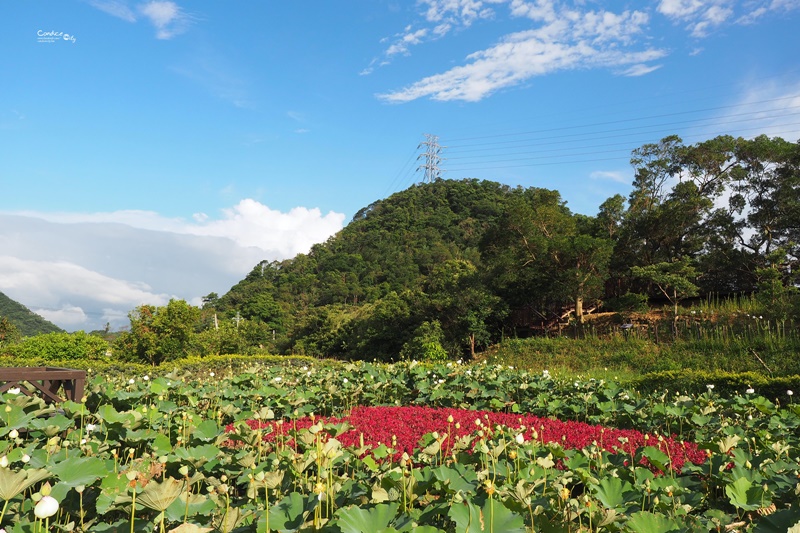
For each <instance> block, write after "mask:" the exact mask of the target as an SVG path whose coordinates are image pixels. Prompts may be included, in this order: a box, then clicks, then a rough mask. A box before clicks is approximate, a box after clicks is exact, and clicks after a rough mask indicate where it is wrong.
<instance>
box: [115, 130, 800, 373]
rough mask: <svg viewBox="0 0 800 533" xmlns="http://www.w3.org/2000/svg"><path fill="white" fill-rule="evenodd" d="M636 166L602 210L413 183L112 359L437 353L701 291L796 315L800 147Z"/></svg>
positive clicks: (474, 187) (707, 153) (717, 152)
mask: <svg viewBox="0 0 800 533" xmlns="http://www.w3.org/2000/svg"><path fill="white" fill-rule="evenodd" d="M631 164H632V166H633V170H634V181H633V184H632V191H631V193H630V194H629V196H628V198H625V197H623V196H621V195H615V196H612V197H611V198H608V199H607V200H605V201H604V202H603V203H602V204H601V205H600V206H599V208H598V212H597V214H596V215H595V216H587V215H581V214H575V213H572V212H571V211H570V210H569V208H568V207H567V205H566V202H564V200H563V199H562V198H561V195H560V193H559V192H558V191H553V190H547V189H541V188H535V187H532V188H527V189H526V188H521V187H517V188H512V187H508V186H505V185H501V184H499V183H495V182H491V181H479V180H462V181H452V180H437V181H434V182H432V183H426V184H419V185H415V186H412V187H411V188H410V189H408V190H405V191H402V192H400V193H397V194H394V195H392V196H391V197H389V198H387V199H385V200H380V201H377V202H375V203H373V204H370V205H369V206H367V207H365V208H364V209H362V210H361V211H359V212H358V213H357V214H356V215H355V217H354V218H353V220H352V222H351V223H350V224H349V225H348V226H347V227H345V228H344V229H343V230H342V231H341V232H339V233H338V234H337V235H335V236H334V237H332V238H331V239H329V240H328V241H327V242H325V243H322V244H318V245H315V246H313V247H312V248H311V250H310V251H309V253H308V254H301V255H298V256H297V257H295V258H293V259H290V260H286V261H273V262H269V261H263V262H261V263H259V264H258V265H256V266H255V267H254V268H253V269H252V271H251V272H250V273H249V274H248V275H247V276H246V277H245V278H244V279H243V280H242V281H241V282H239V283H238V284H236V285H235V286H234V287H233V288H231V290H230V291H229V292H228V293H227V294H225V295H223V296H221V297H220V296H218V295H217V294H213V293H212V294H209V295H208V296H207V297H205V298H204V302H205V303H204V307H203V308H202V309H196V308H192V307H191V306H189V305H188V304H186V303H185V302H170V304H169V305H167V306H166V307H164V308H154V307H151V306H142V307H140V308H137V309H136V310H135V311H134V312H132V313H131V330H130V332H127V333H125V334H123V335H122V336H121V337H120V338H119V339H118V340H117V342H116V349H117V350H118V351H120V352H122V353H123V354H127V356H129V357H133V358H137V359H140V360H144V361H148V362H151V363H158V362H161V361H164V360H169V359H172V358H174V357H178V356H180V355H182V354H184V353H186V352H187V351H194V352H196V353H201V354H203V353H233V352H239V353H242V352H247V351H252V350H261V349H263V350H267V351H270V352H283V353H290V352H291V353H303V354H309V355H326V356H334V357H343V358H367V359H382V360H392V359H396V358H398V357H419V358H431V359H440V358H442V357H445V356H449V357H461V356H469V355H470V354H473V353H474V352H475V350H476V349H480V348H483V347H486V346H488V345H489V344H491V343H493V342H496V341H498V340H500V339H501V338H502V337H503V336H505V335H515V334H516V335H520V334H530V333H531V332H532V331H533V329H532V328H533V327H534V326H535V327H545V326H546V325H547V324H548V323H556V322H558V321H559V320H560V319H563V318H565V317H568V316H571V319H572V320H574V323H575V324H576V325H577V326H580V325H581V324H582V322H583V318H584V311H585V310H586V309H588V308H589V307H592V308H596V307H598V306H602V303H603V301H611V300H612V299H613V300H615V301H617V302H628V304H630V305H633V306H634V307H636V306H640V305H641V304H642V302H643V301H646V300H647V298H648V297H650V298H653V299H660V300H661V301H662V302H664V303H669V304H670V309H671V313H672V314H673V316H674V317H675V318H677V315H678V304H679V303H680V302H681V301H683V300H684V299H686V298H688V297H692V296H694V295H697V294H700V295H708V294H714V295H718V296H720V297H726V296H728V295H734V294H741V293H757V297H758V299H759V301H763V303H764V308H765V309H766V310H767V312H770V313H773V314H774V317H775V318H778V319H781V320H786V319H788V318H796V317H797V314H798V310H800V305H798V298H800V296H799V295H798V290H797V288H796V287H797V282H798V280H797V279H796V278H797V274H796V272H797V264H796V263H797V258H798V242H800V183H799V182H798V180H800V172H798V170H799V169H800V144H793V143H788V142H786V141H784V140H782V139H777V138H776V139H770V138H767V137H764V136H762V137H757V138H755V139H752V140H746V139H741V138H733V137H730V136H721V137H717V138H715V139H711V140H708V141H705V142H701V143H697V144H694V145H685V144H684V143H683V142H682V140H681V139H680V138H678V137H677V136H670V137H667V138H665V139H662V140H661V141H660V142H658V143H653V144H648V145H645V146H642V147H641V148H639V149H637V150H635V151H634V152H633V154H632V157H631ZM656 301H657V300H656ZM520 317H524V318H520ZM159 339H160V340H159Z"/></svg>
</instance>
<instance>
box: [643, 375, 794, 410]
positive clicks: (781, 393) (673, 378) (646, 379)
mask: <svg viewBox="0 0 800 533" xmlns="http://www.w3.org/2000/svg"><path fill="white" fill-rule="evenodd" d="M709 385H713V391H714V392H715V393H717V394H721V395H724V396H732V395H736V394H745V391H747V390H748V389H751V388H752V389H753V390H754V391H755V392H754V394H757V395H759V396H764V397H765V398H768V399H770V400H773V401H778V402H784V403H785V402H788V401H790V400H791V398H790V397H789V396H787V394H786V392H787V391H790V390H791V391H796V390H798V389H800V374H795V375H793V376H781V377H769V376H765V375H763V374H761V373H757V372H725V371H723V370H716V371H713V372H709V371H706V370H699V369H694V370H688V369H687V370H669V371H662V372H653V373H649V374H645V375H643V376H641V377H638V378H635V379H633V380H632V381H631V382H630V386H632V387H635V388H637V389H639V390H642V391H649V392H658V391H660V390H664V389H669V390H677V391H683V392H686V393H689V394H700V393H703V392H707V391H708V390H709V389H708V386H709Z"/></svg>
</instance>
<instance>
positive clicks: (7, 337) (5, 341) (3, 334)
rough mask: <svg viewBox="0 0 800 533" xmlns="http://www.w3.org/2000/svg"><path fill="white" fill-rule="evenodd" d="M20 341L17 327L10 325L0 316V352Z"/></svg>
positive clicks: (9, 322)
mask: <svg viewBox="0 0 800 533" xmlns="http://www.w3.org/2000/svg"><path fill="white" fill-rule="evenodd" d="M21 339H22V335H21V334H20V332H19V330H18V329H17V326H15V325H14V324H12V323H11V321H10V320H9V319H7V318H6V317H4V316H0V350H4V349H5V348H7V347H8V346H11V345H12V344H16V343H17V342H19V341H20V340H21Z"/></svg>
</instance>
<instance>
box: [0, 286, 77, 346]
mask: <svg viewBox="0 0 800 533" xmlns="http://www.w3.org/2000/svg"><path fill="white" fill-rule="evenodd" d="M0 317H4V318H6V319H7V320H8V321H9V322H11V323H12V324H13V325H14V326H15V327H16V328H17V330H19V332H20V334H22V335H23V336H25V337H28V336H31V335H38V334H39V333H55V332H60V331H63V330H62V329H61V328H59V327H58V326H56V325H55V324H53V323H52V322H49V321H47V320H45V319H44V318H42V317H41V316H39V315H37V314H36V313H34V312H33V311H31V310H30V309H28V308H27V307H25V306H24V305H22V304H21V303H19V302H16V301H14V300H12V299H11V298H9V297H8V296H6V295H5V294H3V293H2V292H0ZM0 342H2V341H0Z"/></svg>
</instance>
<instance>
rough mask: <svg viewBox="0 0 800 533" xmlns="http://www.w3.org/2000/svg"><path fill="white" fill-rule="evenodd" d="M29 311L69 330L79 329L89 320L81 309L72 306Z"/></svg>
mask: <svg viewBox="0 0 800 533" xmlns="http://www.w3.org/2000/svg"><path fill="white" fill-rule="evenodd" d="M31 311H33V312H34V313H37V314H39V315H41V316H43V317H44V318H45V319H47V320H49V321H50V322H52V323H53V324H62V326H61V327H65V328H69V329H73V328H75V329H80V328H82V327H84V325H85V324H86V323H87V322H88V319H89V317H88V316H87V315H86V313H84V312H83V309H81V308H80V307H76V306H74V305H65V306H64V307H62V308H61V309H31Z"/></svg>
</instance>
